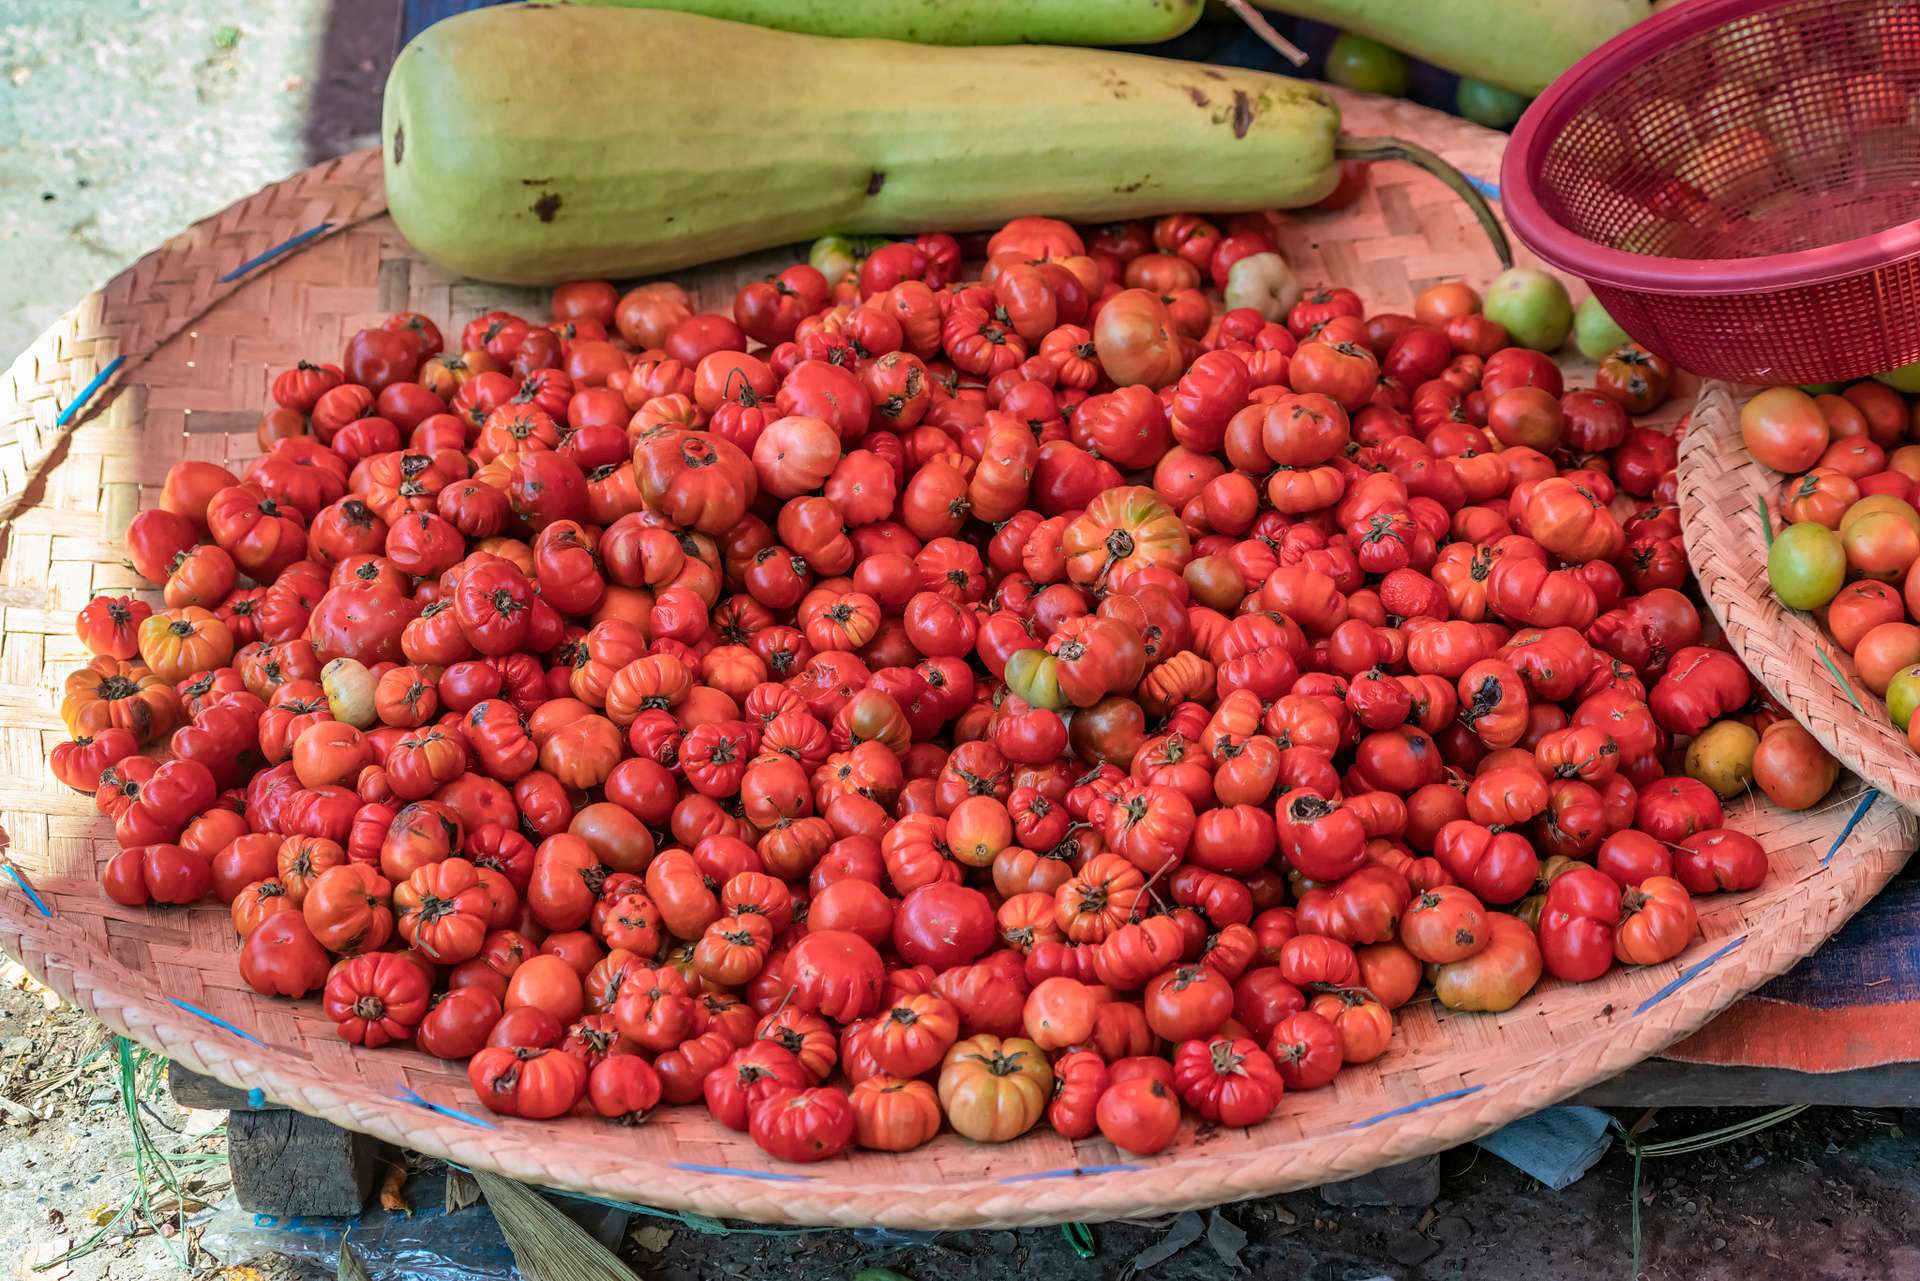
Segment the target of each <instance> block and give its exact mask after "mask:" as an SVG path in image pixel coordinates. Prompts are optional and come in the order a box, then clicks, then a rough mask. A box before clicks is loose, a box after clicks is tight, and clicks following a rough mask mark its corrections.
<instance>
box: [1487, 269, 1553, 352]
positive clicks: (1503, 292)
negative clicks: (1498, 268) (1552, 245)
mask: <svg viewBox="0 0 1920 1281" xmlns="http://www.w3.org/2000/svg"><path fill="white" fill-rule="evenodd" d="M1485 310H1486V313H1487V319H1488V320H1497V321H1499V322H1500V323H1501V324H1503V325H1505V326H1506V327H1507V333H1508V334H1509V335H1510V336H1511V337H1512V338H1513V341H1514V342H1515V343H1517V344H1519V345H1520V346H1522V347H1531V348H1533V349H1534V350H1535V351H1556V350H1558V349H1559V347H1560V345H1561V344H1562V343H1564V342H1566V340H1567V335H1568V334H1569V333H1570V332H1572V330H1573V299H1571V298H1569V297H1568V296H1567V287H1566V286H1565V285H1563V284H1561V283H1560V277H1558V276H1556V275H1553V274H1552V273H1551V272H1545V271H1537V270H1535V269H1534V268H1532V267H1509V268H1507V270H1505V271H1503V272H1501V273H1500V274H1499V275H1498V276H1495V277H1494V278H1493V283H1492V284H1491V285H1488V286H1487V301H1486V305H1485Z"/></svg>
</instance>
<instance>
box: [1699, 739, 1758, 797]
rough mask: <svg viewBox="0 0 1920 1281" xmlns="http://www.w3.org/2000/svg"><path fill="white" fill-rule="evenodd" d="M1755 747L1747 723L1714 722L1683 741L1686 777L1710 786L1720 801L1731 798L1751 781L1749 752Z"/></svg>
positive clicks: (1751, 756)
mask: <svg viewBox="0 0 1920 1281" xmlns="http://www.w3.org/2000/svg"><path fill="white" fill-rule="evenodd" d="M1759 746H1760V736H1759V735H1758V734H1756V733H1754V731H1753V727H1752V726H1751V725H1746V724H1743V723H1742V722H1740V721H1715V722H1714V723H1713V724H1711V725H1709V726H1707V727H1706V728H1705V729H1703V730H1701V731H1700V733H1699V734H1698V735H1696V736H1695V737H1694V740H1693V741H1692V742H1691V743H1689V744H1687V760H1686V770H1687V777H1688V778H1695V779H1699V780H1700V781H1701V782H1702V783H1705V784H1706V785H1707V786H1708V787H1711V788H1712V789H1713V792H1714V795H1716V796H1718V797H1719V798H1720V799H1721V800H1723V801H1727V800H1732V799H1733V798H1734V797H1736V796H1738V795H1740V794H1741V793H1742V792H1744V791H1746V790H1747V787H1748V785H1749V784H1751V783H1752V782H1753V753H1754V749H1755V748H1757V747H1759Z"/></svg>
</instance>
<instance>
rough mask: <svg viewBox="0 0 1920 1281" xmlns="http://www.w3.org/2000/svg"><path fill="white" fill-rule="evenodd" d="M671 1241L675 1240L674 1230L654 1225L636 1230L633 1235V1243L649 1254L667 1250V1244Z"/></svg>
mask: <svg viewBox="0 0 1920 1281" xmlns="http://www.w3.org/2000/svg"><path fill="white" fill-rule="evenodd" d="M671 1240H673V1229H672V1228H662V1227H655V1226H654V1225H652V1224H648V1225H647V1226H646V1227H644V1228H636V1229H634V1233H633V1243H634V1244H635V1245H637V1246H639V1247H640V1248H641V1249H642V1250H645V1251H646V1252H647V1253H648V1254H658V1253H660V1252H661V1251H662V1250H664V1249H666V1248H667V1243H668V1242H669V1241H671Z"/></svg>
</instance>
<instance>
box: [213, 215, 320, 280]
mask: <svg viewBox="0 0 1920 1281" xmlns="http://www.w3.org/2000/svg"><path fill="white" fill-rule="evenodd" d="M332 230H333V224H332V223H330V222H323V223H321V224H320V225H319V226H318V227H309V228H307V229H306V230H305V231H303V232H301V233H300V234H299V235H297V236H294V237H293V238H292V239H290V240H283V241H281V242H280V243H279V244H277V245H275V246H274V247H273V248H271V249H268V250H265V251H263V252H261V253H257V254H255V255H254V256H253V257H251V258H249V259H247V260H246V261H245V262H243V263H241V264H240V265H239V266H238V267H235V268H234V269H233V270H232V271H230V272H228V273H227V274H226V275H224V276H222V277H220V283H221V284H223V285H230V284H232V283H233V282H234V281H236V280H238V279H240V277H242V276H244V275H246V274H247V273H248V272H250V271H252V270H253V269H254V268H255V267H264V266H266V265H267V264H268V263H270V262H272V261H273V260H274V259H275V258H278V257H279V256H280V255H281V254H283V253H287V252H288V251H290V250H294V249H298V248H299V247H300V246H301V245H304V244H306V243H307V242H308V241H309V240H312V239H313V238H314V237H315V236H324V235H326V234H327V233H328V232H329V231H332Z"/></svg>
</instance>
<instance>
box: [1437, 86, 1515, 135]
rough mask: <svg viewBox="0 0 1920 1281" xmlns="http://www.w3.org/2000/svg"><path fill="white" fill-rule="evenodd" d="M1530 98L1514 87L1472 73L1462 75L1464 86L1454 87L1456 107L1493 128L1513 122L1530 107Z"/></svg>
mask: <svg viewBox="0 0 1920 1281" xmlns="http://www.w3.org/2000/svg"><path fill="white" fill-rule="evenodd" d="M1527 102H1528V100H1527V99H1525V98H1522V97H1521V96H1520V95H1519V94H1517V93H1515V92H1513V91H1512V90H1511V89H1502V88H1501V87H1500V86H1499V85H1490V84H1488V83H1487V82H1486V81H1484V80H1475V79H1473V78H1472V77H1471V76H1461V77H1460V87H1459V88H1458V89H1455V90H1454V91H1453V105H1454V108H1455V109H1456V110H1457V111H1459V113H1460V114H1461V115H1463V116H1465V117H1466V118H1467V119H1469V120H1471V121H1473V122H1474V123H1475V124H1479V125H1485V126H1486V127H1487V128H1489V129H1505V128H1507V127H1508V126H1509V125H1511V124H1513V123H1514V121H1516V120H1518V119H1520V116H1521V114H1522V113H1523V112H1525V111H1526V109H1527Z"/></svg>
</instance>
